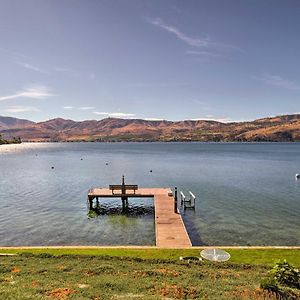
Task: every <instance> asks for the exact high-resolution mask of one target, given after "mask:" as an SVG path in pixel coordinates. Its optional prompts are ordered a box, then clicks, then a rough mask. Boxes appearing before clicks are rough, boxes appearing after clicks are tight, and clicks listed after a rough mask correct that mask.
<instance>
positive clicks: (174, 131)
mask: <svg viewBox="0 0 300 300" xmlns="http://www.w3.org/2000/svg"><path fill="white" fill-rule="evenodd" d="M1 118H3V117H0V121H1ZM5 124H6V125H5V126H2V127H0V134H2V135H3V136H4V137H6V138H12V137H16V136H19V137H21V138H22V140H23V141H225V142H227V141H228V142H229V141H277V142H279V141H281V142H284V141H300V115H297V114H295V115H284V116H277V117H272V118H263V119H258V120H255V121H251V122H234V123H221V122H217V121H205V120H199V121H191V120H186V121H179V122H171V121H165V120H164V121H147V120H141V119H116V118H107V119H103V120H100V121H96V120H90V121H82V122H76V121H73V120H65V119H61V118H57V119H52V120H49V121H45V122H39V123H33V122H30V121H27V120H20V121H18V119H15V121H14V122H12V123H11V124H8V122H6V123H5Z"/></svg>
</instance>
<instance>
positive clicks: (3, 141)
mask: <svg viewBox="0 0 300 300" xmlns="http://www.w3.org/2000/svg"><path fill="white" fill-rule="evenodd" d="M21 143H22V140H21V138H20V137H13V138H12V139H11V140H7V139H4V138H3V137H2V135H1V134H0V145H4V144H21Z"/></svg>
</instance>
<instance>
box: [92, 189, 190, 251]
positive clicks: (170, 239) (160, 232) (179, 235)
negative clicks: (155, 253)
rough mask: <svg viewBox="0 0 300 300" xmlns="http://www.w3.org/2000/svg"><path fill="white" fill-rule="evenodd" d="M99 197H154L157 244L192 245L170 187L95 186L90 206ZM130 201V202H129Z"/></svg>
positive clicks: (159, 245)
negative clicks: (113, 187) (118, 187)
mask: <svg viewBox="0 0 300 300" xmlns="http://www.w3.org/2000/svg"><path fill="white" fill-rule="evenodd" d="M99 198H121V199H122V201H123V200H125V201H127V199H128V198H154V211H155V238H156V246H157V247H162V248H186V247H191V246H192V243H191V241H190V238H189V235H188V233H187V231H186V228H185V226H184V223H183V220H182V218H181V215H180V213H179V212H177V213H175V211H174V197H173V195H172V191H171V189H169V188H138V189H137V190H134V191H127V190H126V191H125V193H124V190H123V192H122V191H121V190H120V191H119V193H116V192H112V190H111V189H108V188H93V189H90V190H89V193H88V199H89V202H90V208H92V205H93V199H97V201H99ZM127 203H128V202H127Z"/></svg>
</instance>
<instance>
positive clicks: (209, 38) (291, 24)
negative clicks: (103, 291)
mask: <svg viewBox="0 0 300 300" xmlns="http://www.w3.org/2000/svg"><path fill="white" fill-rule="evenodd" d="M299 37H300V1H298V0H285V1H282V0H243V1H241V0H218V1H216V0H195V1H193V0H185V1H183V0H182V1H175V0H174V1H173V0H165V1H160V0H157V1H155V0H153V1H150V0H147V1H146V0H144V1H143V0H114V1H113V0H103V1H102V0H88V1H87V0H24V1H23V0H0V67H1V68H0V115H7V116H14V117H19V118H27V119H31V120H34V121H42V120H46V119H50V118H55V117H63V118H69V119H74V120H84V119H103V118H105V117H108V116H110V117H121V118H123V117H124V118H143V119H168V120H184V119H216V120H221V121H225V122H228V121H239V120H251V119H256V118H260V117H264V116H273V115H280V114H291V113H297V112H300V38H299Z"/></svg>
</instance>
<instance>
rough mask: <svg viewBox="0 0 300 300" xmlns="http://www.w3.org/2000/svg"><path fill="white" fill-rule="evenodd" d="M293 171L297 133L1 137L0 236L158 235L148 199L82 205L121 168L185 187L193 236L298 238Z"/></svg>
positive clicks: (19, 240)
mask: <svg viewBox="0 0 300 300" xmlns="http://www.w3.org/2000/svg"><path fill="white" fill-rule="evenodd" d="M81 158H82V160H81ZM106 163H108V165H106ZM52 166H54V169H51V167H52ZM150 170H153V172H149V171H150ZM296 173H300V144H296V143H295V144H284V143H280V144H202V143H103V144H102V143H45V144H22V145H7V146H0V184H1V185H0V245H125V244H134V245H143V244H147V245H151V244H154V241H155V236H154V234H155V233H154V230H155V229H154V214H153V200H152V199H138V200H137V201H135V200H129V212H128V213H127V214H122V211H121V206H120V204H121V203H120V200H118V199H115V200H105V202H104V203H102V204H103V205H102V206H101V210H100V211H98V213H99V214H100V215H97V214H96V213H95V212H92V213H88V210H87V203H86V197H87V191H88V189H89V188H90V187H100V186H102V187H103V186H104V187H106V186H107V185H108V184H112V183H120V179H121V176H122V174H125V177H126V182H127V183H133V184H138V185H139V186H142V187H174V186H177V187H178V188H179V190H183V191H184V192H187V191H189V190H191V191H192V192H193V193H194V194H195V195H196V197H197V200H196V210H195V211H185V212H182V213H183V217H184V221H185V224H186V226H187V229H188V232H189V234H190V237H191V239H192V241H193V244H194V245H199V244H206V245H246V244H249V245H300V180H299V181H296V180H295V174H296Z"/></svg>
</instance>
